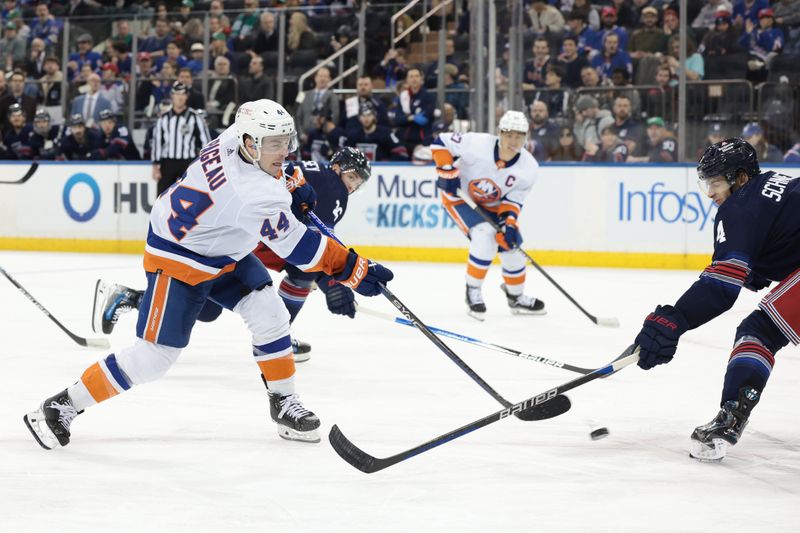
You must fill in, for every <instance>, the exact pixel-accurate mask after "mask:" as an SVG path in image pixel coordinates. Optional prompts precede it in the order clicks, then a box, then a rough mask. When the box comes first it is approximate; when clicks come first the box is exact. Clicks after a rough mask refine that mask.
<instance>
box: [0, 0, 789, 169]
mask: <svg viewBox="0 0 800 533" xmlns="http://www.w3.org/2000/svg"><path fill="white" fill-rule="evenodd" d="M435 3H436V2H435V1H434V2H431V4H435ZM457 3H459V4H460V10H459V12H460V17H459V19H458V20H453V21H452V22H453V23H454V24H452V25H451V26H448V27H447V28H439V27H438V24H439V20H438V17H435V18H433V19H431V20H430V21H429V22H428V25H429V27H430V29H431V30H432V31H436V30H442V31H446V35H447V38H446V46H445V58H444V63H445V67H444V72H443V73H442V77H443V79H444V86H445V98H444V102H442V104H441V106H439V105H437V96H436V90H435V89H436V86H437V83H438V78H439V72H438V58H431V57H422V58H420V56H419V54H415V53H414V52H413V47H412V44H413V43H414V40H415V39H417V37H414V36H413V34H412V36H409V37H406V38H405V39H403V40H401V41H400V42H399V43H398V45H397V46H395V47H390V46H389V29H390V28H389V27H390V22H389V19H390V16H391V14H392V13H393V10H394V9H397V3H396V2H393V4H394V6H389V7H383V6H382V4H389V2H381V1H379V0H373V1H371V2H370V4H369V9H370V11H369V13H370V16H369V17H367V19H366V21H365V23H366V24H367V28H366V31H365V35H366V37H365V38H366V40H367V47H366V52H367V54H366V63H365V65H363V69H362V70H363V72H364V75H363V76H360V77H356V76H351V77H349V78H346V85H345V87H348V88H350V89H354V90H355V93H348V94H344V95H339V94H337V93H335V92H334V90H333V87H332V86H331V80H332V79H333V78H334V77H335V76H336V75H337V73H338V72H337V71H338V69H341V68H344V69H346V68H348V67H349V66H351V65H353V64H355V54H354V53H351V54H348V55H346V56H344V57H343V58H342V61H341V62H340V61H338V60H337V61H333V62H331V63H329V64H326V65H325V66H323V67H322V68H319V69H318V70H317V71H316V72H315V73H314V75H313V76H312V77H311V78H310V79H309V80H308V84H307V85H306V86H304V87H299V88H297V87H296V88H295V89H294V91H292V90H286V91H284V95H285V96H286V98H285V99H284V102H283V103H284V104H286V105H287V107H289V108H290V110H292V111H293V112H294V115H295V118H296V121H297V127H298V132H299V134H300V140H301V149H300V153H299V154H298V156H299V157H302V158H312V159H315V160H319V161H325V160H326V159H327V158H329V157H330V155H331V154H332V153H333V152H334V151H336V150H337V149H338V148H339V147H342V146H346V145H348V146H357V147H359V148H360V149H362V150H363V151H364V152H365V153H366V154H367V155H368V157H369V158H370V159H372V160H377V161H389V160H391V161H407V160H411V159H417V158H421V159H424V158H425V150H424V149H420V147H421V146H422V147H424V146H427V145H428V144H430V142H431V141H432V140H433V139H434V138H435V136H436V135H438V134H439V133H441V132H448V131H452V132H461V131H465V130H466V129H467V128H468V127H469V120H470V118H471V117H470V109H469V106H470V97H469V89H470V86H471V72H470V62H469V58H468V50H469V42H470V36H469V34H468V30H469V17H470V13H469V9H468V8H469V3H468V2H465V1H463V0H457ZM358 4H359V1H358V0H349V1H348V0H306V1H299V0H211V1H202V0H197V1H195V0H171V1H163V2H151V1H149V0H145V1H144V2H135V3H134V2H132V1H131V0H116V1H113V2H112V1H110V0H70V1H69V2H67V1H66V0H49V1H48V0H45V1H41V2H38V3H37V2H35V1H30V0H3V2H2V10H0V25H2V39H0V129H2V139H0V158H2V159H104V160H107V159H138V158H139V157H140V155H143V156H144V157H147V153H148V147H147V146H142V150H141V152H142V153H141V154H140V150H138V149H137V148H136V145H135V143H134V142H133V139H132V138H131V135H130V132H128V131H127V128H125V127H124V126H123V123H124V124H130V123H133V122H132V117H135V119H136V121H137V122H136V123H137V124H141V125H143V126H150V125H151V124H152V122H153V121H154V120H155V119H156V118H157V117H158V116H159V115H160V114H161V113H164V112H165V111H166V110H168V109H169V106H170V101H171V90H172V87H173V85H174V83H175V82H176V81H178V82H180V83H181V84H182V85H183V86H185V87H187V88H188V106H189V108H192V109H199V110H202V111H203V112H204V116H205V120H206V121H207V124H208V126H209V129H210V131H211V133H212V135H213V134H215V133H218V132H220V131H222V130H223V129H224V128H226V127H227V126H229V125H230V124H231V123H232V120H233V116H234V114H235V110H236V108H237V106H238V105H239V103H241V102H244V101H248V100H254V99H258V98H263V97H275V95H276V94H277V86H278V84H280V83H285V80H278V79H277V78H276V73H277V65H278V62H279V61H281V60H282V58H280V57H279V49H280V47H281V45H283V47H284V50H285V59H286V64H285V65H286V71H285V73H286V77H287V79H291V80H294V81H295V83H296V80H297V76H298V75H300V74H302V73H303V72H305V71H307V70H308V69H309V68H311V67H313V66H315V65H317V64H318V62H319V61H320V60H322V59H324V58H325V57H327V56H329V55H330V54H332V53H334V52H336V51H338V50H340V49H341V48H342V47H344V46H346V45H347V44H348V43H349V42H351V41H352V40H353V39H354V38H355V37H356V32H357V28H358V23H357V20H356V17H355V14H356V12H357V10H358V7H359V5H358ZM512 4H513V2H512V1H505V0H498V1H497V2H496V5H497V9H498V27H499V28H501V29H505V28H507V27H508V21H509V17H510V13H511V8H512ZM293 8H303V9H302V10H293ZM523 8H524V9H523V19H524V20H523V23H524V31H523V43H524V45H523V48H524V50H523V51H524V64H522V65H520V68H521V71H522V74H521V77H522V80H521V81H522V86H521V88H522V91H523V93H522V94H523V98H524V105H525V111H526V113H527V114H528V117H529V120H530V125H531V129H530V133H529V140H528V148H529V150H530V151H531V152H532V153H533V154H534V155H535V156H536V158H537V159H538V160H539V161H593V162H624V161H631V162H644V161H650V162H670V161H676V160H677V142H676V136H677V135H678V134H679V132H677V124H676V122H677V89H676V85H677V83H678V78H679V75H680V73H681V70H682V69H684V70H685V75H686V78H687V79H688V80H689V81H690V82H697V81H700V80H704V79H741V80H747V81H748V82H749V83H751V84H753V85H755V86H758V84H760V83H762V82H765V81H777V82H789V83H790V84H791V83H795V82H796V80H797V76H796V75H792V73H791V72H790V71H791V70H792V69H793V70H795V71H796V70H798V69H797V68H796V62H795V64H792V63H791V61H790V59H791V58H792V57H794V58H800V55H798V56H792V54H795V53H797V54H800V0H777V1H775V2H773V3H772V4H771V5H770V3H769V2H768V0H733V1H732V2H731V1H730V0H706V1H701V0H689V1H688V9H687V11H688V12H687V16H688V20H689V22H690V26H691V28H690V35H689V39H688V42H687V55H686V58H687V59H686V62H685V63H684V64H683V65H681V63H680V61H679V59H678V58H679V56H680V40H679V38H678V27H679V12H678V2H677V1H674V0H602V1H600V2H597V3H591V2H589V1H588V0H523ZM279 13H285V14H286V21H287V26H286V40H285V42H284V43H280V42H279V32H278V27H277V15H278V14H279ZM418 14H419V13H417V12H416V11H411V12H410V13H409V14H408V15H406V16H404V17H401V18H399V19H398V21H397V25H396V28H395V29H396V31H397V32H398V33H400V32H401V31H402V30H403V29H404V28H407V27H408V26H409V25H410V24H412V23H413V21H414V19H413V18H412V15H418ZM112 16H113V17H112ZM67 17H70V21H71V22H70V30H71V32H70V38H69V39H68V40H69V42H68V43H67V44H68V46H69V50H70V51H69V54H68V55H67V56H66V57H64V56H62V47H63V45H64V43H63V42H62V39H63V38H64V21H65V19H66V18H67ZM87 17H89V18H87ZM91 17H94V18H91ZM206 32H208V33H206ZM134 36H135V37H136V40H135V43H134ZM503 39H504V40H505V39H507V36H504V37H503ZM73 43H74V44H73ZM134 44H135V45H136V46H135V54H134ZM499 44H500V46H499V50H500V52H499V53H500V57H498V61H497V69H496V72H495V73H494V80H493V81H494V82H495V84H496V88H497V94H498V96H499V98H500V100H499V101H498V102H497V110H496V111H497V113H496V115H497V116H500V115H501V114H502V112H503V111H504V110H505V108H506V107H507V101H508V100H507V98H506V97H505V96H506V94H507V92H508V90H509V45H508V44H507V43H504V41H501V42H500V43H499ZM503 44H505V46H503ZM206 46H208V50H207V49H206ZM62 60H63V61H62ZM789 66H790V67H791V69H789V68H787V67H789ZM784 74H786V75H784ZM284 87H285V86H284ZM791 87H792V88H796V86H794V85H791ZM512 89H513V88H512ZM295 94H297V98H296V102H295V103H294V104H293V103H292V102H291V101H294V100H295ZM787 94H793V95H796V93H792V92H790V93H787ZM287 95H288V96H287ZM287 100H289V101H287ZM778 100H780V99H778ZM790 100H791V99H790ZM781 105H783V106H784V108H781ZM776 106H777V107H776V108H775V109H773V114H774V115H777V116H789V117H792V116H800V110H798V109H796V108H797V107H798V106H800V102H789V103H786V102H783V103H781V102H778V103H777V104H776ZM786 108H788V110H787V109H786ZM131 111H132V112H133V115H131ZM689 111H690V114H691V117H690V118H691V120H692V124H693V125H694V129H695V130H697V131H701V134H699V135H698V134H696V135H695V136H694V137H693V140H695V141H699V142H696V143H695V144H694V145H692V146H691V147H690V149H691V150H692V154H687V156H688V157H691V155H693V153H694V150H695V149H702V147H703V146H705V144H706V143H708V142H712V140H713V139H715V138H717V137H722V136H727V135H734V134H735V135H740V136H743V137H745V138H747V139H748V140H751V142H753V143H754V145H756V146H757V148H758V150H759V155H760V156H762V157H763V158H764V160H765V161H768V162H773V161H781V160H783V159H784V157H785V158H786V160H787V161H796V160H798V159H800V143H798V144H795V145H794V146H792V144H793V142H794V141H796V140H797V139H796V138H794V135H795V133H796V131H795V130H796V124H790V125H788V126H785V127H782V128H781V129H780V131H779V130H778V128H777V127H775V126H774V125H773V124H772V123H771V121H770V120H768V119H767V118H768V117H759V116H753V115H752V114H751V115H747V114H745V113H742V112H740V111H741V110H738V111H737V110H733V111H731V112H730V113H729V114H727V115H726V114H725V113H722V112H717V113H714V112H712V111H711V110H708V109H705V108H704V107H703V105H702V104H701V105H699V106H696V107H694V108H691V109H690V110H689ZM782 111H784V112H782ZM686 133H687V134H688V132H686ZM695 133H696V132H695ZM706 134H707V135H706ZM698 136H699V137H700V139H697V137H698ZM145 138H147V136H145ZM76 143H77V145H78V147H79V149H75V147H74V145H75V144H76ZM64 146H68V147H69V149H67V148H63V147H64ZM123 146H124V149H119V148H120V147H123ZM415 154H416V155H415Z"/></svg>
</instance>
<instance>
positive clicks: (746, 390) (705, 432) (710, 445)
mask: <svg viewBox="0 0 800 533" xmlns="http://www.w3.org/2000/svg"><path fill="white" fill-rule="evenodd" d="M759 397H760V394H759V392H758V391H757V390H756V389H754V388H752V387H742V389H740V390H739V401H734V400H729V401H727V402H725V404H724V405H723V406H722V408H721V409H720V410H719V413H717V416H715V417H714V419H713V420H712V421H711V422H709V423H708V424H705V425H703V426H698V427H696V428H695V430H694V431H693V432H692V437H691V439H692V440H691V443H690V448H689V456H690V457H692V458H694V459H697V460H698V461H703V462H710V463H718V462H720V461H722V460H723V459H724V458H725V455H726V453H727V450H728V447H729V446H733V445H735V444H736V443H737V442H739V438H740V437H741V436H742V431H744V428H745V427H747V420H748V418H749V417H750V411H751V410H752V409H753V407H755V405H756V404H757V403H758V400H759Z"/></svg>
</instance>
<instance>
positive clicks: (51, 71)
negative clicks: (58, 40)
mask: <svg viewBox="0 0 800 533" xmlns="http://www.w3.org/2000/svg"><path fill="white" fill-rule="evenodd" d="M63 79H64V73H63V72H61V63H60V62H59V61H58V58H57V57H55V56H48V57H47V58H46V59H45V60H44V75H43V76H42V77H41V79H40V81H41V84H39V85H38V86H37V89H38V91H37V100H38V101H39V103H41V104H42V105H43V106H44V108H45V110H46V111H47V112H48V116H47V119H48V121H49V122H51V123H52V124H54V125H60V124H62V123H63V122H64V111H63V110H62V108H61V81H62V80H63Z"/></svg>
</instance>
